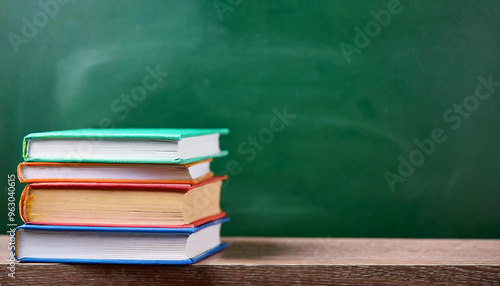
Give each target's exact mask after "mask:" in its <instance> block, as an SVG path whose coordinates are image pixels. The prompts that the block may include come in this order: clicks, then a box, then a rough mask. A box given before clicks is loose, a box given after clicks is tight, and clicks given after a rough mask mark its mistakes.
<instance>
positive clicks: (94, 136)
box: [23, 128, 229, 164]
mask: <svg viewBox="0 0 500 286" xmlns="http://www.w3.org/2000/svg"><path fill="white" fill-rule="evenodd" d="M216 133H218V134H221V135H225V134H228V133H229V130H228V129H225V128H219V129H194V128H193V129H183V128H123V129H75V130H63V131H50V132H39V133H31V134H28V135H27V136H25V137H24V140H23V158H24V160H25V161H32V162H33V161H37V162H99V163H158V164H188V163H192V162H196V161H200V160H204V159H208V158H214V157H223V156H226V155H227V154H228V152H227V151H221V152H220V153H218V154H212V155H210V156H203V157H195V158H189V159H182V158H172V159H165V158H162V159H155V158H148V159H141V160H135V159H133V160H132V159H118V160H110V159H91V160H87V159H84V158H81V159H78V158H63V157H54V158H50V159H42V158H35V157H29V156H28V154H29V144H30V141H31V140H34V139H42V140H43V139H89V140H120V139H124V140H126V139H128V140H158V141H180V140H181V139H183V138H188V137H195V136H202V135H210V134H216Z"/></svg>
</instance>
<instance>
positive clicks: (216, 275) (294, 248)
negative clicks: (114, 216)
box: [0, 236, 500, 285]
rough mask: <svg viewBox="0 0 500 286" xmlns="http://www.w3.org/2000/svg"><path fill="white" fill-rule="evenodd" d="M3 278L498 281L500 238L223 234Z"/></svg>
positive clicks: (30, 268) (73, 281) (21, 270)
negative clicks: (159, 250)
mask: <svg viewBox="0 0 500 286" xmlns="http://www.w3.org/2000/svg"><path fill="white" fill-rule="evenodd" d="M7 241H8V237H7V236H1V237H0V242H1V244H2V250H1V251H0V259H1V260H0V262H1V263H0V264H2V270H1V271H0V272H1V274H0V275H1V276H0V281H1V282H2V283H5V284H2V285H27V284H36V285H53V284H64V285H81V284H82V283H85V284H87V285H105V284H106V285H135V284H139V283H144V284H150V283H151V284H152V283H162V284H163V283H169V284H174V285H177V284H180V285H183V284H187V283H189V284H194V285H242V284H243V285H251V284H259V285H261V284H265V285H291V284H308V285H327V284H336V285H361V284H374V283H375V284H378V283H384V284H388V285H401V284H409V283H410V284H437V285H458V284H476V285H500V240H461V239H359V238H245V237H231V238H224V241H226V242H229V243H230V246H229V247H228V249H226V250H225V251H223V252H222V253H220V254H217V255H215V256H213V257H210V258H208V259H205V260H203V261H200V262H199V263H197V264H195V265H187V266H159V265H156V266H155V265H140V266H139V265H96V264H46V263H37V264H35V263H18V264H17V265H16V278H15V279H12V278H9V277H8V276H7V273H8V272H9V271H8V269H7V258H8V251H7V247H6V244H7Z"/></svg>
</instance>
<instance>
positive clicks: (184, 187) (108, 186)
mask: <svg viewBox="0 0 500 286" xmlns="http://www.w3.org/2000/svg"><path fill="white" fill-rule="evenodd" d="M225 179H227V176H217V177H213V178H211V179H208V180H205V181H203V182H200V183H196V184H144V183H83V182H54V183H33V184H29V185H27V186H26V187H25V188H24V190H23V192H22V194H21V198H20V202H19V212H20V215H21V219H22V220H23V221H24V222H25V223H26V224H32V225H49V224H47V223H43V222H30V221H29V220H28V218H27V217H26V208H27V206H29V204H30V199H31V198H30V195H29V191H30V189H37V188H38V189H55V190H57V189H61V191H62V192H64V190H65V189H99V190H116V189H119V190H141V191H171V192H181V193H187V192H189V190H191V189H194V188H197V187H200V186H203V185H206V184H210V183H212V182H216V181H222V180H225ZM225 215H226V213H225V212H223V211H221V212H220V213H218V214H215V215H211V216H208V217H204V218H202V219H199V220H196V221H194V222H191V223H189V224H184V225H150V226H149V227H153V228H165V227H167V228H186V229H188V228H191V227H196V226H199V225H202V224H204V223H206V222H209V221H212V220H216V219H220V218H222V217H224V216H225ZM51 225H60V226H64V225H79V226H89V225H92V224H86V223H78V224H75V223H71V224H65V223H51ZM102 225H103V226H106V227H117V226H118V227H119V226H122V225H113V224H102ZM127 227H138V226H137V225H134V224H129V225H127Z"/></svg>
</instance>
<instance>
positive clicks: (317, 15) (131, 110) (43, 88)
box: [0, 0, 500, 238]
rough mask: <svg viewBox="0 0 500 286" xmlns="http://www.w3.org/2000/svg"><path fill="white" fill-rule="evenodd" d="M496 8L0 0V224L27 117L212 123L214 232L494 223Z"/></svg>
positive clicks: (463, 230)
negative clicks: (217, 193) (221, 221)
mask: <svg viewBox="0 0 500 286" xmlns="http://www.w3.org/2000/svg"><path fill="white" fill-rule="evenodd" d="M499 12H500V2H498V1H452V0H447V1H442V0H440V1H411V0H401V1H397V0H382V1H379V0H377V1H368V0H367V1H349V0H345V1H306V0H302V1H298V0H287V1H285V0H283V1H266V0H215V1H213V0H203V1H201V0H200V1H160V0H158V1H153V0H148V1H111V0H109V1H69V0H40V1H20V0H9V1H2V2H1V3H0V35H1V40H0V108H1V110H0V135H1V142H0V152H1V153H0V154H1V166H0V175H1V177H2V178H3V179H2V180H3V181H2V180H0V184H1V185H2V186H3V187H2V188H3V189H4V192H2V194H1V196H0V203H1V204H2V205H3V207H2V208H1V210H2V211H1V212H0V216H1V217H2V221H5V223H3V224H2V225H1V226H2V227H7V226H6V225H7V223H8V221H7V219H8V211H7V202H8V196H9V194H8V189H7V188H8V176H9V175H10V174H14V173H15V169H16V166H17V164H18V163H20V162H21V160H22V157H21V141H22V137H23V136H24V135H26V134H28V133H31V132H39V131H51V130H63V129H75V128H109V127H110V126H114V127H117V128H120V127H123V128H124V127H141V128H147V127H178V128H187V127H192V128H208V127H210V128H220V127H222V128H229V129H230V130H231V134H230V135H229V136H225V137H223V138H222V147H223V148H224V149H228V150H229V151H230V155H229V156H228V157H226V158H223V159H217V160H215V162H214V164H213V168H214V170H215V171H216V173H227V174H229V175H230V180H229V181H228V182H227V183H226V185H225V186H224V189H223V195H222V207H223V208H224V209H225V210H226V211H227V212H228V214H229V215H230V216H231V217H232V222H231V223H229V224H227V225H226V226H224V228H223V234H224V235H246V236H332V237H345V236H349V237H482V238H492V237H495V238H500V208H499V206H498V205H499V202H500V176H499V174H498V172H499V170H500V160H499V159H498V158H499V157H500V148H499V146H500V132H499V131H500V112H499V107H500V86H499V85H500V84H499V83H498V82H500V18H499V17H498V13H499ZM146 77H147V79H145V78H146ZM22 188H23V186H22V185H21V184H20V183H19V182H16V196H17V197H18V196H19V195H20V192H21V190H22ZM16 211H17V210H16ZM17 223H18V224H19V223H20V221H19V219H18V220H17Z"/></svg>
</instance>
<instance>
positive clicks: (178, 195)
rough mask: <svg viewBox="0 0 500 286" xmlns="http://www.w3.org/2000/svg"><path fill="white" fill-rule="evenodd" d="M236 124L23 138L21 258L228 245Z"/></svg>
mask: <svg viewBox="0 0 500 286" xmlns="http://www.w3.org/2000/svg"><path fill="white" fill-rule="evenodd" d="M227 133H229V130H227V129H81V130H68V131H58V132H43V133H33V134H30V135H28V136H26V137H25V138H24V142H23V157H24V160H25V162H24V163H21V164H20V165H19V167H18V174H19V179H20V181H21V182H22V183H30V184H29V185H27V186H26V188H25V189H24V191H23V194H22V196H21V202H20V212H21V217H22V219H23V221H24V222H25V224H24V225H22V226H20V227H19V228H18V229H17V231H16V244H15V255H16V257H17V259H19V260H20V261H21V262H74V263H133V264H189V263H194V262H197V261H198V260H200V259H203V258H205V257H207V256H209V255H211V254H213V253H216V252H218V251H220V250H222V249H224V248H225V246H226V245H225V244H224V243H221V241H220V227H221V223H223V222H226V221H228V220H229V219H228V218H227V217H226V215H225V213H224V212H223V211H222V210H221V209H220V204H219V201H220V192H221V185H222V181H223V180H224V179H225V177H214V173H213V172H211V170H210V163H211V161H212V158H214V157H221V156H225V155H226V154H227V152H226V151H221V150H220V148H219V135H220V134H227Z"/></svg>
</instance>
